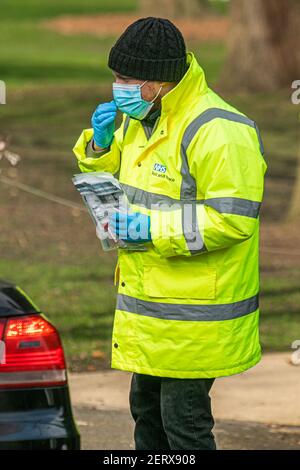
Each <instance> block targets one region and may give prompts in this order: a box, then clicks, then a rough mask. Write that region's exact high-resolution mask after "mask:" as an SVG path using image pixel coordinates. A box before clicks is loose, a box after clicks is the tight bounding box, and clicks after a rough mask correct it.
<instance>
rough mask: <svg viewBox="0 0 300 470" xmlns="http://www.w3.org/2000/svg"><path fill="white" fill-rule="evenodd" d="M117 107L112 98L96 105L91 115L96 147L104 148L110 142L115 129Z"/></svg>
mask: <svg viewBox="0 0 300 470" xmlns="http://www.w3.org/2000/svg"><path fill="white" fill-rule="evenodd" d="M116 115H117V107H116V104H115V102H114V100H112V101H110V102H109V103H102V104H99V106H97V108H96V111H95V112H94V114H93V116H92V126H93V129H94V142H95V144H96V145H97V146H98V147H102V148H106V147H109V146H110V144H111V143H112V140H113V137H114V131H115V119H116Z"/></svg>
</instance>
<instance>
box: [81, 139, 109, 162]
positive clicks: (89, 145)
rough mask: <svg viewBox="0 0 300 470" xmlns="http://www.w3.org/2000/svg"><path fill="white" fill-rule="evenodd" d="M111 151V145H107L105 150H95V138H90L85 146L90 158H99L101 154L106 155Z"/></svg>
mask: <svg viewBox="0 0 300 470" xmlns="http://www.w3.org/2000/svg"><path fill="white" fill-rule="evenodd" d="M109 151H110V147H107V148H105V149H103V150H99V151H97V150H94V149H93V139H92V140H90V141H89V142H88V143H87V146H86V148H85V152H86V156H87V157H88V158H89V157H90V158H93V157H94V158H97V157H101V155H104V154H105V153H107V152H109Z"/></svg>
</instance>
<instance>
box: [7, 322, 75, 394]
mask: <svg viewBox="0 0 300 470" xmlns="http://www.w3.org/2000/svg"><path fill="white" fill-rule="evenodd" d="M2 339H3V342H4V345H5V362H4V363H2V364H0V388H8V387H12V386H13V387H32V386H36V387H38V386H50V385H51V386H54V385H61V384H64V383H66V363H65V358H64V351H63V347H62V344H61V341H60V337H59V334H58V332H57V330H56V329H55V328H54V326H53V325H51V323H49V322H48V321H47V320H46V319H45V318H43V317H42V316H40V315H30V316H23V317H22V316H21V317H20V316H19V317H14V318H9V319H8V320H7V322H6V326H5V328H4V331H3V334H2ZM2 344H3V343H2Z"/></svg>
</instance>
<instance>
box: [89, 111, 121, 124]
mask: <svg viewBox="0 0 300 470" xmlns="http://www.w3.org/2000/svg"><path fill="white" fill-rule="evenodd" d="M107 118H113V119H115V118H116V113H111V112H106V113H103V114H101V115H100V114H99V115H98V116H97V115H94V116H93V120H94V122H95V123H96V124H101V123H102V122H103V121H104V120H105V119H107Z"/></svg>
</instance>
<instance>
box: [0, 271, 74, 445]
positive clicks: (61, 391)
mask: <svg viewBox="0 0 300 470" xmlns="http://www.w3.org/2000/svg"><path fill="white" fill-rule="evenodd" d="M79 448H80V436H79V433H78V430H77V428H76V425H75V422H74V418H73V415H72V408H71V402H70V396H69V389H68V381H67V371H66V362H65V357H64V351H63V347H62V344H61V341H60V337H59V334H58V332H57V330H56V329H55V328H54V326H53V325H52V324H51V323H50V322H49V320H47V319H46V318H45V316H44V315H43V314H42V313H41V312H40V310H39V309H38V308H37V307H36V306H35V305H34V303H33V302H32V301H31V299H30V298H29V297H28V296H27V295H26V294H25V293H24V292H23V291H22V289H20V287H18V286H16V285H14V284H12V283H10V282H6V281H2V280H0V449H1V450H2V449H7V450H10V449H28V450H35V449H36V450H39V449H57V450H59V449H65V450H68V449H79Z"/></svg>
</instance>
